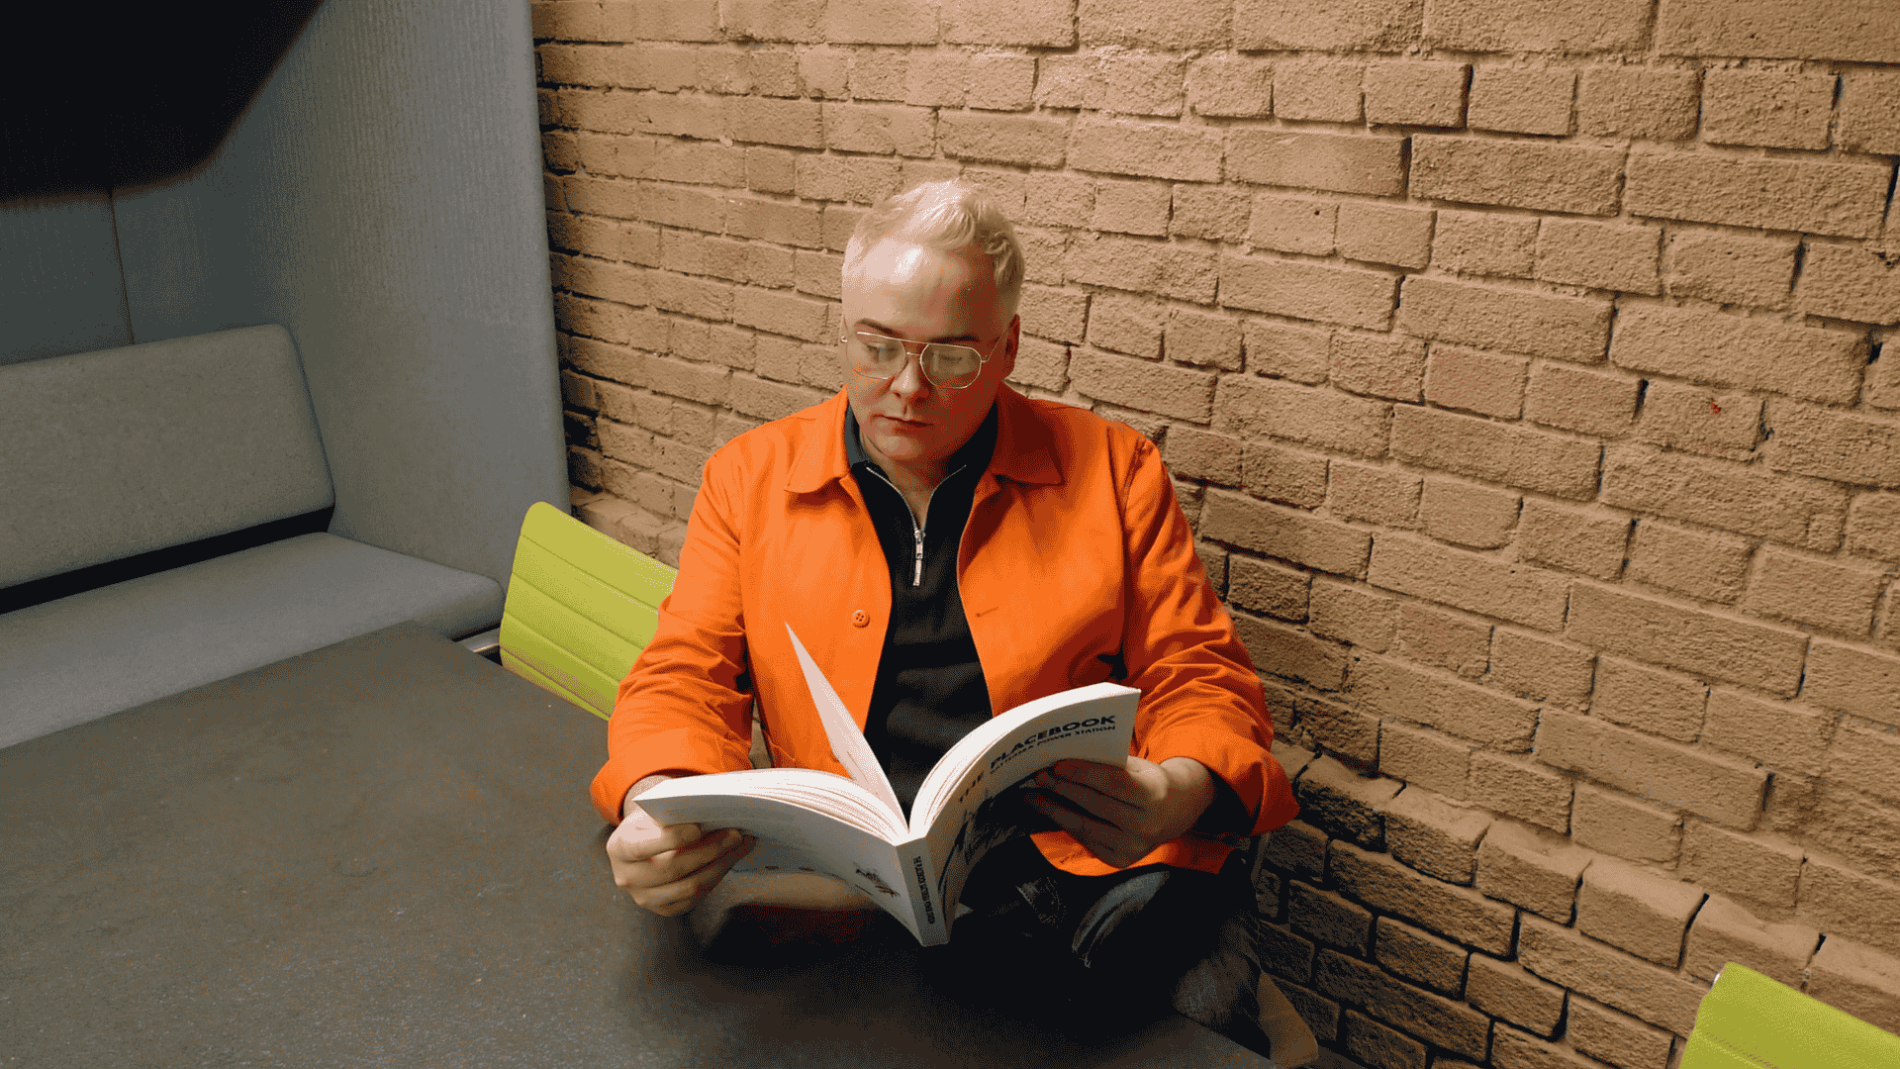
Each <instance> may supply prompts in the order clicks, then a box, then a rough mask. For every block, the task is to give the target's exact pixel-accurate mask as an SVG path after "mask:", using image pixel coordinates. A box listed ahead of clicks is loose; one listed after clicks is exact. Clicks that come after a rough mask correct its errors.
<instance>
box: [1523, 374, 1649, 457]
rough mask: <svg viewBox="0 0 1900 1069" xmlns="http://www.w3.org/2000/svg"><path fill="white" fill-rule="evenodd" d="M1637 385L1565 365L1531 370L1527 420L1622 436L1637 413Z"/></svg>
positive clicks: (1603, 436) (1596, 434) (1620, 378)
mask: <svg viewBox="0 0 1900 1069" xmlns="http://www.w3.org/2000/svg"><path fill="white" fill-rule="evenodd" d="M1638 388H1639V387H1638V382H1637V380H1636V379H1634V378H1630V377H1627V376H1622V375H1607V374H1603V373H1601V372H1596V371H1588V370H1585V369H1583V368H1577V367H1570V366H1567V365H1564V364H1546V363H1539V364H1536V365H1534V366H1533V367H1532V368H1531V372H1530V384H1529V386H1528V387H1527V389H1526V391H1525V394H1524V418H1526V419H1528V420H1530V421H1532V422H1534V423H1542V424H1544V425H1545V426H1549V427H1559V428H1562V429H1564V430H1571V431H1577V432H1578V433H1581V434H1588V435H1593V436H1596V437H1599V438H1616V437H1620V436H1621V435H1622V434H1623V433H1624V432H1625V431H1627V430H1628V429H1629V425H1630V419H1631V418H1632V417H1633V416H1634V415H1635V413H1636V400H1637V394H1638Z"/></svg>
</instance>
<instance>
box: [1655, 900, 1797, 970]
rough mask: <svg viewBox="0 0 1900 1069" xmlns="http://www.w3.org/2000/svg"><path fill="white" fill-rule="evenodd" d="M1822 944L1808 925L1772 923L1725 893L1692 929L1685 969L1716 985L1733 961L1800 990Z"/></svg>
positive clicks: (1708, 905)
mask: <svg viewBox="0 0 1900 1069" xmlns="http://www.w3.org/2000/svg"><path fill="white" fill-rule="evenodd" d="M1820 941H1821V933H1820V932H1818V931H1816V930H1814V929H1813V928H1810V927H1808V926H1807V925H1805V924H1772V923H1769V922H1766V921H1763V920H1760V919H1759V918H1757V917H1756V916H1755V915H1754V914H1752V913H1750V912H1748V911H1747V910H1746V909H1743V908H1742V907H1741V905H1740V904H1739V903H1736V902H1734V901H1731V900H1730V899H1728V898H1725V897H1723V896H1722V895H1710V896H1709V900H1708V901H1707V902H1705V903H1703V904H1702V909H1701V910H1700V911H1699V912H1698V913H1697V914H1696V918H1695V924H1694V925H1693V926H1691V927H1690V929H1689V942H1688V948H1687V950H1686V951H1685V952H1684V954H1683V959H1682V968H1683V971H1684V972H1687V973H1688V974H1689V975H1691V976H1695V977H1700V978H1701V979H1704V980H1711V981H1712V980H1714V979H1715V974H1716V973H1718V972H1720V971H1721V970H1722V966H1724V965H1726V964H1728V963H1729V962H1731V961H1733V962H1737V963H1739V964H1741V965H1745V966H1747V967H1748V968H1750V969H1753V970H1755V971H1756V972H1758V973H1761V974H1762V975H1764V976H1766V977H1768V978H1770V979H1772V980H1779V981H1780V982H1782V983H1784V984H1787V985H1788V986H1789V987H1793V988H1796V989H1799V988H1800V986H1801V983H1802V980H1803V979H1804V977H1805V974H1806V972H1807V965H1808V959H1809V958H1811V957H1813V955H1814V949H1815V947H1816V946H1817V945H1818V944H1819V943H1820Z"/></svg>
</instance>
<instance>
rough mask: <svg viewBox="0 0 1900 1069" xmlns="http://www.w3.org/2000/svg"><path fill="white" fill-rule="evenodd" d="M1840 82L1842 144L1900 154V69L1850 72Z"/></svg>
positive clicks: (1855, 149)
mask: <svg viewBox="0 0 1900 1069" xmlns="http://www.w3.org/2000/svg"><path fill="white" fill-rule="evenodd" d="M1841 83H1842V84H1841V120H1840V127H1839V130H1840V133H1839V135H1838V138H1837V140H1838V143H1839V144H1840V146H1841V147H1842V148H1844V149H1846V150H1848V151H1849V152H1866V153H1870V154H1873V155H1880V156H1900V72H1894V71H1858V70H1857V71H1849V72H1847V73H1846V74H1844V75H1842V77H1841Z"/></svg>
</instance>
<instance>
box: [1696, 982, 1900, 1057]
mask: <svg viewBox="0 0 1900 1069" xmlns="http://www.w3.org/2000/svg"><path fill="white" fill-rule="evenodd" d="M1894 1066H1900V1036H1896V1035H1894V1034H1893V1033H1891V1032H1884V1031H1882V1030H1880V1029H1878V1028H1875V1027H1874V1026H1873V1025H1871V1024H1868V1023H1867V1022H1866V1021H1863V1020H1861V1019H1860V1018H1858V1017H1855V1016H1854V1015H1853V1014H1850V1013H1847V1012H1846V1011H1844V1010H1838V1009H1835V1008H1834V1007H1833V1006H1830V1005H1828V1004H1827V1003H1825V1002H1822V1001H1820V1000H1818V999H1816V998H1814V997H1813V996H1811V995H1804V994H1802V993H1801V992H1799V991H1796V990H1795V989H1794V988H1792V987H1788V986H1787V985H1785V984H1781V983H1777V982H1776V981H1774V980H1770V979H1769V978H1768V977H1766V976H1763V975H1762V974H1760V973H1758V972H1756V971H1754V970H1753V969H1748V968H1744V967H1743V966H1740V965H1737V964H1735V963H1734V962H1730V963H1728V964H1727V965H1724V966H1723V967H1722V971H1721V972H1720V973H1718V974H1717V975H1716V977H1715V986H1714V987H1711V988H1710V989H1709V993H1708V994H1707V995H1705V996H1703V998H1702V1006H1701V1008H1700V1009H1698V1010H1697V1011H1696V1017H1695V1030H1694V1031H1693V1032H1691V1033H1690V1034H1689V1042H1688V1043H1687V1044H1686V1045H1685V1046H1684V1047H1683V1048H1682V1062H1681V1064H1680V1066H1678V1069H1893V1067H1894Z"/></svg>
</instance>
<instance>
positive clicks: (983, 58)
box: [964, 54, 1036, 111]
mask: <svg viewBox="0 0 1900 1069" xmlns="http://www.w3.org/2000/svg"><path fill="white" fill-rule="evenodd" d="M969 78H970V82H969V86H968V93H967V95H966V96H965V97H964V104H965V105H966V106H968V107H972V108H984V109H987V110H992V111H1027V110H1028V109H1029V108H1030V106H1031V94H1032V91H1033V89H1034V87H1035V84H1036V61H1035V59H1034V58H1033V57H1030V56H1015V55H990V54H983V55H976V56H971V57H970V75H969Z"/></svg>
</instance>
